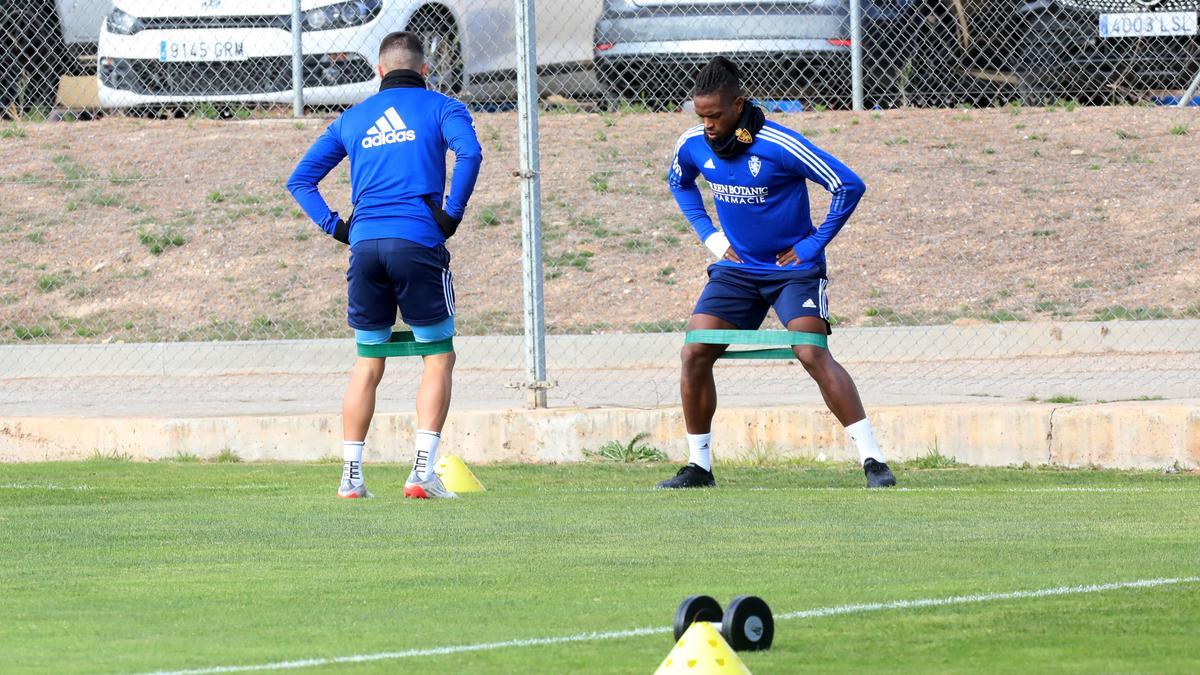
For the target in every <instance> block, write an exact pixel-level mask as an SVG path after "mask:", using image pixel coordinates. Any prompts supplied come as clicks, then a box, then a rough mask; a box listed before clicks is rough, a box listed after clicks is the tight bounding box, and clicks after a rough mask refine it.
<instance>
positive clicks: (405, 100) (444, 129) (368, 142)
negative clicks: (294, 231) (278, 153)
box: [287, 87, 483, 246]
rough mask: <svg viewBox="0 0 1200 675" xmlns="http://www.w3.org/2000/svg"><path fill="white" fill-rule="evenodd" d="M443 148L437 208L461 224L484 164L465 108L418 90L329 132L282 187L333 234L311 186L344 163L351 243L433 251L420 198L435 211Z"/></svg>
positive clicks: (436, 235)
mask: <svg viewBox="0 0 1200 675" xmlns="http://www.w3.org/2000/svg"><path fill="white" fill-rule="evenodd" d="M447 149H450V150H452V151H453V152H454V160H455V164H454V177H453V179H452V182H451V185H450V196H449V197H448V198H447V199H446V200H445V206H444V208H445V210H446V212H447V213H449V214H450V215H451V216H454V217H456V218H461V217H462V215H463V214H464V213H465V212H466V209H467V201H468V200H469V199H470V198H471V193H472V192H473V191H474V190H475V180H476V179H477V178H478V177H479V166H480V164H481V163H482V161H483V151H482V149H481V148H480V147H479V139H478V138H476V136H475V127H474V125H473V123H472V121H471V115H470V113H468V112H467V108H466V106H464V105H463V104H462V103H460V102H458V101H456V100H454V99H452V98H450V97H448V96H445V95H443V94H440V93H437V92H434V91H428V90H426V89H422V88H419V87H401V88H393V89H385V90H383V91H381V92H379V93H378V94H375V95H374V96H372V97H370V98H368V99H367V100H365V101H363V102H362V103H359V104H358V105H356V106H354V107H353V108H350V109H349V110H347V111H346V112H345V113H343V114H342V115H341V116H340V117H338V118H337V119H336V120H334V121H333V123H332V124H330V125H329V127H328V128H327V129H326V130H325V133H323V134H321V137H320V138H318V139H317V140H316V142H315V143H313V145H312V147H311V148H309V150H308V152H307V153H306V154H305V155H304V157H303V158H302V159H301V160H300V163H299V164H297V165H296V170H295V171H293V172H292V175H291V177H290V178H288V182H287V188H288V190H289V191H290V192H291V193H292V195H293V196H294V197H295V198H296V201H297V202H299V204H300V207H301V208H303V209H304V212H305V213H307V214H308V216H309V217H310V218H312V219H313V221H314V222H316V223H317V225H319V226H321V229H322V230H325V232H326V233H328V234H333V231H334V228H335V227H336V225H337V221H338V218H339V215H338V213H337V212H336V211H332V210H330V208H329V205H328V204H327V203H326V202H325V198H324V197H322V196H321V192H320V190H319V189H318V188H317V184H318V183H320V182H321V179H323V178H324V177H325V176H326V175H328V174H329V172H330V171H332V170H333V167H335V166H337V165H338V163H339V162H341V161H342V159H343V158H345V157H347V156H349V158H350V190H351V193H352V201H353V204H354V216H353V223H352V228H351V230H350V243H351V244H355V243H358V242H360V241H365V240H367V239H389V238H397V239H407V240H409V241H414V242H416V243H418V244H422V245H424V246H437V245H438V244H441V243H443V242H445V241H446V238H445V237H444V236H443V235H442V232H441V230H439V229H438V226H437V223H436V222H435V221H434V219H433V214H432V213H431V212H430V210H429V206H428V205H426V204H425V201H424V198H425V197H426V196H428V197H432V198H433V199H434V201H436V202H437V203H438V204H442V198H443V191H444V190H445V189H446V150H447Z"/></svg>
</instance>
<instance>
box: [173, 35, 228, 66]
mask: <svg viewBox="0 0 1200 675" xmlns="http://www.w3.org/2000/svg"><path fill="white" fill-rule="evenodd" d="M158 60H159V61H162V62H163V63H166V62H167V61H244V60H246V43H245V42H244V41H242V40H196V41H191V40H163V41H162V42H160V43H159V45H158Z"/></svg>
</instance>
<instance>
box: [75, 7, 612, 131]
mask: <svg viewBox="0 0 1200 675" xmlns="http://www.w3.org/2000/svg"><path fill="white" fill-rule="evenodd" d="M536 1H537V5H536V11H537V35H538V63H539V67H540V68H546V70H547V72H549V73H553V74H559V73H562V72H564V71H568V72H570V71H580V70H587V71H590V69H591V67H592V37H593V36H592V27H593V26H594V24H595V19H596V17H598V16H599V14H600V0H584V1H583V2H572V1H571V0H536ZM291 8H292V1H291V0H182V1H181V0H116V2H115V3H114V7H113V10H112V12H111V13H110V14H109V15H108V17H107V19H106V20H105V21H104V25H103V27H102V28H101V31H100V42H99V48H98V67H97V77H98V79H99V85H100V102H101V104H102V105H103V106H104V107H106V108H126V107H136V106H156V105H166V104H180V103H193V102H201V101H208V102H249V103H287V102H290V101H291V100H292V43H293V40H292V30H291V27H292V16H291ZM301 10H302V16H303V30H302V31H301V40H302V51H303V55H304V86H305V92H304V100H305V103H307V104H309V105H351V104H354V103H357V102H359V101H361V100H363V99H364V98H366V97H367V96H369V95H370V94H372V93H374V92H375V91H376V90H377V88H378V77H377V75H376V74H375V64H376V62H377V60H378V59H377V53H378V50H379V42H380V40H382V39H383V37H384V36H385V35H387V34H388V33H390V32H393V31H398V30H410V31H413V32H417V33H420V34H421V35H422V36H423V38H424V42H425V45H426V59H427V60H428V61H429V64H430V67H431V74H430V78H429V79H430V84H431V86H434V87H437V88H438V89H440V90H442V91H446V92H451V93H459V92H464V91H465V92H469V93H471V94H475V95H477V96H478V95H482V96H483V97H487V96H489V94H488V93H487V92H492V93H493V94H494V92H498V91H503V90H505V87H504V86H503V85H504V83H505V82H510V81H511V80H512V78H513V76H514V73H515V65H516V49H515V41H514V38H513V31H514V21H513V1H512V0H438V1H437V2H431V1H430V0H350V1H345V0H342V1H337V0H302V1H301ZM508 88H511V87H508ZM481 92H482V94H481Z"/></svg>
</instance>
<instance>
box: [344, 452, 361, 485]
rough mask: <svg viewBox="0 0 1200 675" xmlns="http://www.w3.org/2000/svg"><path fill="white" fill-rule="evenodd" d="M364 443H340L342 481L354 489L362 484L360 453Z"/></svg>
mask: <svg viewBox="0 0 1200 675" xmlns="http://www.w3.org/2000/svg"><path fill="white" fill-rule="evenodd" d="M363 443H365V441H342V480H348V481H350V484H351V485H353V486H354V487H358V486H359V485H362V484H363V475H362V453H363Z"/></svg>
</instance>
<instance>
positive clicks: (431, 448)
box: [413, 429, 442, 480]
mask: <svg viewBox="0 0 1200 675" xmlns="http://www.w3.org/2000/svg"><path fill="white" fill-rule="evenodd" d="M441 441H442V435H441V434H439V433H437V432H436V431H425V430H424V429H417V456H416V458H415V459H413V471H415V472H416V473H417V480H425V479H426V478H429V477H430V476H431V475H433V465H434V464H437V451H438V443H441Z"/></svg>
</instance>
